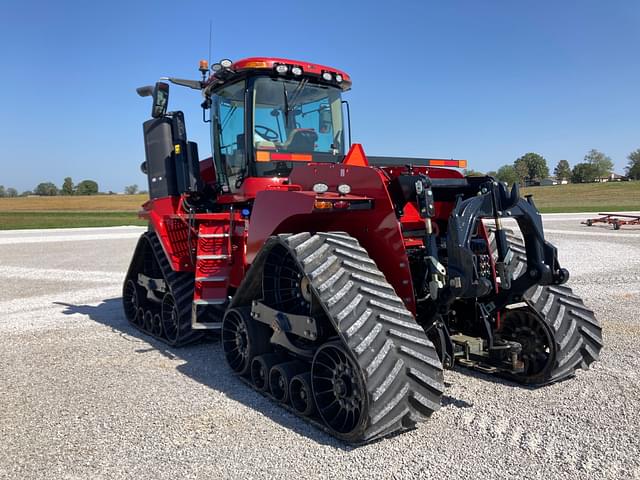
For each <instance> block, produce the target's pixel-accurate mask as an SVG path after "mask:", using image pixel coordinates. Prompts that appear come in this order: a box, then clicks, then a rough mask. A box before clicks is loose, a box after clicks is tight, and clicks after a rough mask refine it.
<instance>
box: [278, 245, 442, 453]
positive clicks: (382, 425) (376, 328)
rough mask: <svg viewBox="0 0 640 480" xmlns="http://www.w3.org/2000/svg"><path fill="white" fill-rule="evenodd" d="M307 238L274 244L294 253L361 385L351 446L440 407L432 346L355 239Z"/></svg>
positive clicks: (436, 361)
mask: <svg viewBox="0 0 640 480" xmlns="http://www.w3.org/2000/svg"><path fill="white" fill-rule="evenodd" d="M307 235H308V236H304V235H302V234H298V235H296V236H289V237H286V236H280V240H281V241H282V242H284V243H285V244H287V246H288V247H289V250H290V252H291V253H292V254H295V255H296V257H297V259H298V261H299V263H300V265H301V267H302V268H303V270H304V271H305V274H306V275H307V276H308V277H309V280H310V283H311V287H312V289H313V290H314V291H315V294H316V296H317V298H318V299H319V300H320V301H321V303H322V304H323V307H324V309H325V312H326V313H327V316H328V317H329V319H330V321H331V322H332V324H333V325H334V327H335V328H336V330H337V332H338V334H339V337H340V338H341V340H342V342H343V344H344V345H345V346H346V347H348V349H349V350H350V351H351V352H352V356H353V360H354V361H355V362H356V363H357V364H358V366H359V367H360V370H361V374H362V376H363V379H364V380H365V386H366V389H367V395H368V402H369V410H368V418H367V420H366V422H365V424H364V428H363V431H362V432H361V433H360V435H359V439H357V440H356V441H360V442H369V441H372V440H375V439H377V438H381V437H385V436H388V435H391V434H394V433H399V432H401V431H403V430H406V429H408V428H411V427H413V426H414V425H415V423H416V421H418V420H421V419H424V418H426V417H428V416H430V415H431V414H432V413H433V411H434V410H436V409H437V408H438V407H439V405H440V397H441V395H442V392H443V390H444V381H443V372H442V365H441V363H440V360H439V359H438V356H437V353H436V350H435V347H434V346H433V344H432V343H431V342H430V341H429V340H428V339H427V337H426V335H425V333H424V331H423V330H422V328H421V327H420V326H419V325H418V324H417V323H416V322H415V319H414V317H413V315H412V314H411V313H410V312H409V311H408V310H407V309H406V307H405V305H404V303H403V302H402V300H400V299H399V298H398V296H397V295H396V294H395V291H394V290H393V287H391V285H389V283H388V282H387V281H386V279H385V278H384V275H383V274H382V273H381V272H380V271H379V270H378V269H377V266H376V265H375V262H374V261H373V260H372V259H370V258H369V256H368V255H367V253H366V250H364V249H363V248H362V247H361V246H360V244H359V242H358V241H357V239H355V238H353V237H350V236H348V235H346V234H342V233H317V234H315V235H310V234H307ZM318 241H320V243H319V242H318ZM332 257H335V259H336V260H333V259H332ZM329 259H331V261H330V262H329ZM372 287H375V288H372ZM417 350H419V351H417Z"/></svg>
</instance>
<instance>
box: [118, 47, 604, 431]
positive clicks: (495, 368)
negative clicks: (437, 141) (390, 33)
mask: <svg viewBox="0 0 640 480" xmlns="http://www.w3.org/2000/svg"><path fill="white" fill-rule="evenodd" d="M200 70H201V72H202V80H201V81H198V80H181V79H176V78H168V79H167V80H168V81H169V82H171V83H174V84H178V85H182V86H187V87H191V88H194V89H197V90H200V91H201V92H202V95H203V96H204V102H203V103H202V107H203V115H204V120H205V121H207V122H210V123H211V137H212V145H213V155H212V157H210V158H206V159H205V160H201V161H200V160H199V157H198V149H197V145H196V144H195V143H193V142H190V141H188V139H187V135H186V129H185V123H184V117H183V114H182V112H179V111H173V112H167V102H168V93H169V85H168V84H167V83H163V82H159V83H156V85H155V87H143V88H140V89H138V93H139V94H140V95H142V96H152V97H153V106H152V118H151V119H150V120H148V121H146V122H145V123H144V140H145V149H146V161H145V162H144V163H143V165H142V168H143V171H144V172H145V173H146V174H147V176H148V179H149V194H150V200H149V201H148V202H147V203H145V204H144V206H143V210H142V211H141V216H142V217H144V218H146V219H148V221H149V230H148V232H146V233H144V234H143V235H142V236H141V237H140V240H139V242H138V244H137V247H136V250H135V254H134V256H133V260H132V262H131V265H130V267H129V271H128V273H127V276H126V279H125V283H124V289H123V302H124V310H125V313H126V316H127V318H128V320H129V321H130V322H131V323H132V324H133V325H135V326H136V327H137V328H139V329H140V330H142V331H144V332H145V333H147V334H149V335H152V336H154V337H156V338H158V339H161V340H163V341H165V342H167V343H168V344H170V345H172V346H181V345H185V344H188V343H190V342H194V341H196V340H198V339H200V338H202V337H203V336H204V335H207V334H210V332H218V333H219V335H220V337H221V341H222V350H223V352H224V357H225V359H226V362H227V363H228V366H229V368H230V369H231V370H232V371H233V372H235V373H236V374H237V375H238V376H239V377H240V378H242V379H243V380H245V381H246V382H247V383H248V384H249V385H250V386H252V387H253V388H255V389H256V390H259V391H260V392H262V393H263V394H265V395H267V396H269V397H270V398H271V399H273V400H274V401H276V402H279V403H280V404H282V405H283V406H284V407H286V408H288V409H289V410H291V411H293V412H295V413H297V414H298V415H300V416H301V417H304V418H306V419H308V420H309V421H311V422H313V423H314V424H315V425H317V426H319V427H321V428H323V429H325V430H326V431H328V432H329V433H331V434H332V435H334V436H336V437H339V438H341V439H343V440H345V441H347V442H352V443H365V442H369V441H372V440H375V439H378V438H381V437H384V436H387V435H390V434H394V433H398V432H401V431H403V430H406V429H409V428H412V427H414V426H415V424H416V423H417V422H419V421H420V420H421V419H424V418H426V417H428V416H430V415H431V413H433V412H434V411H435V410H437V409H438V407H439V405H440V397H441V395H442V392H443V388H444V384H443V368H451V367H453V366H454V365H456V364H458V365H461V366H463V367H467V368H475V369H478V370H480V371H482V372H485V373H488V374H497V375H502V376H506V377H508V378H509V379H511V380H514V381H516V382H521V383H523V384H526V385H542V384H546V383H550V382H555V381H558V380H562V379H564V378H566V377H569V376H571V375H573V373H574V372H575V371H576V369H578V368H586V367H587V366H588V365H589V364H590V363H592V362H593V361H595V360H596V359H597V358H598V354H599V351H600V348H601V345H602V340H601V329H600V326H599V325H598V322H597V321H596V319H595V318H594V315H593V312H592V311H591V310H589V308H587V307H585V305H584V303H583V302H582V300H581V299H580V298H579V297H577V296H576V295H574V294H573V293H572V291H571V289H570V288H568V287H566V286H564V284H565V282H566V281H567V280H568V278H569V273H568V272H567V271H566V270H565V269H563V268H561V267H560V264H559V263H558V258H557V253H556V249H555V248H554V247H553V246H552V245H551V244H549V243H548V242H546V241H545V238H544V234H543V228H542V222H541V217H540V214H539V213H538V211H537V210H536V208H535V205H534V203H533V200H532V199H531V198H530V197H528V198H527V199H522V198H520V196H519V194H518V188H517V186H516V185H514V187H513V188H512V189H511V190H510V191H509V190H507V188H506V185H505V184H502V183H499V182H496V181H495V180H494V179H493V178H491V177H465V176H463V175H462V174H461V173H460V172H459V171H457V170H454V169H449V168H443V167H458V168H464V167H465V166H466V162H465V161H463V160H460V161H458V160H435V159H412V158H385V157H372V156H366V155H365V154H364V151H363V149H362V147H361V146H360V145H358V144H351V141H350V137H351V135H350V127H349V121H348V105H345V103H346V102H345V101H344V100H342V94H343V93H344V92H345V91H347V90H349V88H350V87H351V79H350V78H349V76H348V75H347V74H346V73H344V72H342V71H339V70H336V69H335V68H331V67H326V66H322V65H316V64H312V63H308V62H300V61H293V60H286V59H280V58H248V59H245V60H241V61H237V62H231V61H229V60H223V61H221V62H220V63H217V64H215V65H213V66H212V68H211V71H210V70H209V69H208V65H207V64H206V62H201V66H200ZM211 72H212V73H211ZM344 113H346V114H347V115H346V116H345V115H344ZM506 218H511V219H514V220H515V222H517V226H518V227H519V229H516V230H515V231H512V230H508V229H507V228H505V227H506V225H505V219H506ZM514 225H515V224H514ZM518 230H519V232H518ZM516 232H518V233H516Z"/></svg>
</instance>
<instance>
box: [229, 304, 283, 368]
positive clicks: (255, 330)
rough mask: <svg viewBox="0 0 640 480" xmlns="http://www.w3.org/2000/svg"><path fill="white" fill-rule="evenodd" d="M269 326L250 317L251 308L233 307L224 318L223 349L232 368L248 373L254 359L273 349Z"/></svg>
mask: <svg viewBox="0 0 640 480" xmlns="http://www.w3.org/2000/svg"><path fill="white" fill-rule="evenodd" d="M270 337H271V331H270V330H269V328H268V327H266V326H263V325H259V324H257V323H256V322H255V321H253V320H252V319H251V317H249V309H246V308H232V309H229V310H227V312H226V313H225V315H224V318H223V319H222V350H223V352H224V356H225V358H226V359H227V363H228V364H229V367H231V370H233V371H234V372H235V373H237V374H239V375H245V376H246V375H248V374H249V373H250V370H251V362H252V361H253V359H254V358H255V357H256V356H258V355H262V354H263V353H266V352H268V351H269V350H270V349H271V346H270V344H269V338H270Z"/></svg>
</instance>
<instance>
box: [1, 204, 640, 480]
mask: <svg viewBox="0 0 640 480" xmlns="http://www.w3.org/2000/svg"><path fill="white" fill-rule="evenodd" d="M588 216H589V215H582V214H561V215H545V216H544V221H545V229H546V232H547V237H548V239H549V240H550V241H551V242H553V243H554V244H555V245H556V246H557V247H558V250H559V252H560V261H561V263H562V265H563V266H564V267H566V268H568V269H569V270H570V271H571V280H570V281H569V285H570V286H572V287H573V288H574V290H575V292H576V293H577V294H578V295H580V296H582V297H583V298H584V299H585V303H586V304H587V305H588V306H589V307H590V308H592V309H593V310H594V311H595V312H596V315H597V317H598V319H599V320H600V321H601V323H602V325H603V329H604V341H605V348H604V350H603V351H602V354H601V359H600V361H599V362H598V363H596V364H594V366H593V367H592V368H591V369H590V370H589V371H579V372H578V374H577V376H576V377H575V378H573V379H570V380H568V381H564V382H561V383H558V384H554V385H550V386H546V387H543V388H538V389H527V388H522V387H520V386H517V385H515V384H513V383H510V382H507V381H503V380H499V379H496V378H493V377H489V376H486V375H483V374H480V373H474V372H469V371H465V370H461V369H457V370H455V371H446V372H445V381H446V385H447V389H446V391H445V395H444V397H443V401H442V404H443V406H442V408H441V409H440V410H439V411H438V412H436V413H435V414H434V415H433V417H432V418H431V419H429V420H427V421H425V422H423V423H421V424H420V425H419V427H418V428H417V429H415V430H413V431H411V432H409V433H405V434H403V435H399V436H396V437H393V438H389V439H385V440H382V441H379V442H376V443H374V444H371V445H366V446H363V447H357V448H354V447H349V446H346V445H345V444H343V443H341V442H339V441H337V440H335V439H333V438H332V437H330V436H328V435H326V434H324V433H322V432H320V431H319V430H317V429H316V428H314V427H312V426H310V425H309V424H307V423H306V422H304V421H302V420H300V419H298V418H296V417H295V416H293V415H292V414H290V413H288V412H286V411H285V410H283V409H282V408H280V407H278V406H276V405H275V404H273V403H272V402H270V401H269V400H267V399H265V398H264V397H262V396H261V395H260V394H258V393H256V392H254V391H253V390H251V389H250V388H249V387H247V386H246V385H245V384H244V383H242V382H241V381H240V380H238V379H237V378H235V377H234V376H233V375H232V374H231V373H230V370H229V369H228V368H227V366H226V364H225V362H224V359H223V355H222V350H221V348H220V346H219V343H218V342H217V341H215V340H210V341H207V342H204V343H200V344H198V345H193V346H189V347H186V348H181V349H174V348H167V347H166V346H163V344H161V343H160V342H157V341H155V340H153V339H151V338H150V337H147V336H145V335H143V334H141V333H138V332H137V331H136V330H134V329H133V328H131V327H130V326H129V325H128V323H127V321H126V319H125V318H124V314H123V312H122V308H121V303H120V294H121V284H122V280H123V277H124V274H125V271H126V268H127V266H128V263H129V260H130V257H131V255H132V253H133V249H134V246H135V243H136V240H137V237H138V236H139V235H140V233H142V232H143V231H144V229H143V228H138V227H116V228H101V229H74V230H48V231H10V232H0V281H1V284H2V289H0V313H1V315H0V335H1V336H2V347H1V348H0V365H1V369H2V373H1V376H0V451H1V452H2V454H1V455H0V478H15V479H30V478H38V479H40V478H43V479H49V478H51V479H53V478H56V479H58V478H60V479H70V478H74V479H75V478H92V479H102V478H104V479H112V478H136V479H143V478H144V479H146V478H148V479H164V478H166V479H176V478H179V479H183V478H184V479H186V478H242V479H245V478H246V479H249V478H283V479H285V478H286V479H288V478H327V479H329V478H332V479H333V478H336V479H337V478H353V479H364V478H384V479H387V478H431V477H433V478H527V479H528V478H532V479H533V478H567V479H569V478H570V479H575V478H589V479H592V478H611V479H620V478H640V408H639V406H638V405H639V404H640V355H639V354H638V352H639V351H640V348H639V346H640V313H639V312H640V308H639V307H640V228H637V227H623V228H622V229H621V230H619V231H614V230H613V229H612V228H611V227H610V226H600V225H598V226H593V227H586V226H584V225H580V221H581V220H583V219H585V218H587V217H588Z"/></svg>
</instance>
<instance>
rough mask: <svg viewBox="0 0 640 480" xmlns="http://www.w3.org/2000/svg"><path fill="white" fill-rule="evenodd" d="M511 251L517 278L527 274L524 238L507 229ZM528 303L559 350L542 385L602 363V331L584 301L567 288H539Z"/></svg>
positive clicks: (526, 296)
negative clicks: (599, 359) (541, 320)
mask: <svg viewBox="0 0 640 480" xmlns="http://www.w3.org/2000/svg"><path fill="white" fill-rule="evenodd" d="M493 231H494V228H493V227H489V235H490V236H489V240H490V247H491V251H492V252H496V245H495V235H494V234H493ZM504 232H505V235H506V237H507V243H508V244H509V248H510V249H511V250H512V252H513V253H514V256H513V258H512V259H511V261H510V265H511V266H512V268H513V276H514V278H518V277H519V276H520V275H522V274H523V273H524V271H525V270H526V263H527V256H526V251H525V247H524V241H523V240H522V238H521V237H520V236H519V235H518V234H516V233H514V232H513V231H512V230H508V229H504ZM524 300H525V301H526V302H527V303H528V304H529V305H530V306H531V307H532V308H533V309H534V310H535V311H536V312H537V313H538V314H539V315H540V317H541V318H542V319H543V321H544V322H545V324H547V325H548V326H549V327H550V329H551V331H552V333H553V339H554V343H555V346H556V355H555V361H554V365H553V368H551V369H550V370H549V372H548V373H547V375H546V376H545V378H543V379H541V382H540V383H543V384H544V383H552V382H557V381H559V380H562V379H564V378H568V377H570V376H573V375H574V374H575V371H576V370H577V369H579V368H582V369H585V370H586V369H587V368H588V367H589V365H591V364H592V363H593V362H595V361H596V360H598V358H599V355H600V350H601V349H602V345H603V343H602V328H601V326H600V323H599V322H598V320H597V319H596V317H595V315H594V313H593V311H592V310H591V309H589V308H588V307H587V306H586V305H585V304H584V301H583V300H582V298H580V297H579V296H577V295H575V294H574V293H573V290H571V288H569V287H567V286H566V285H547V286H542V285H537V286H534V287H531V288H530V289H529V290H527V292H525V294H524Z"/></svg>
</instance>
